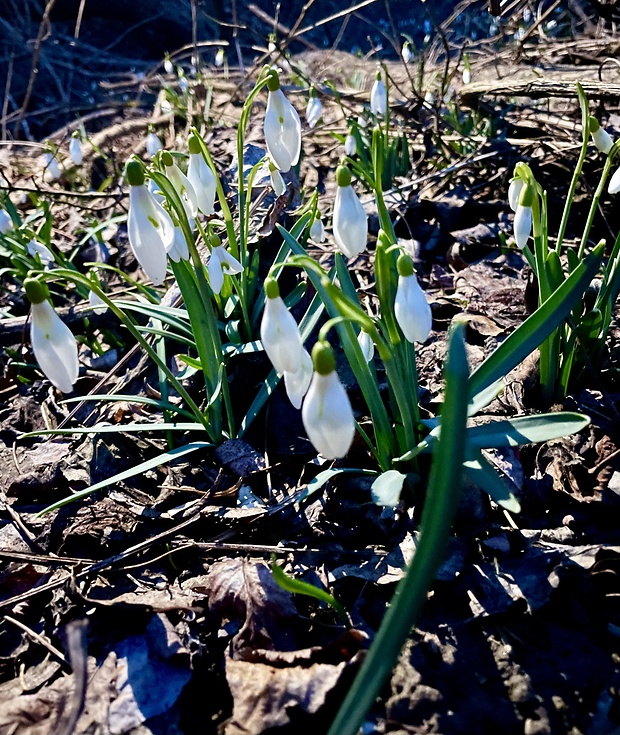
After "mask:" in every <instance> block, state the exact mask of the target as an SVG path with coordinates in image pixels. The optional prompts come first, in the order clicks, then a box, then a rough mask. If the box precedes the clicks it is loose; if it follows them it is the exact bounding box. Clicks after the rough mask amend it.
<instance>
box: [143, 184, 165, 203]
mask: <svg viewBox="0 0 620 735" xmlns="http://www.w3.org/2000/svg"><path fill="white" fill-rule="evenodd" d="M147 186H148V188H149V191H150V192H151V194H152V195H153V197H154V199H155V201H156V202H157V203H158V204H162V203H163V202H165V201H166V197H165V196H164V195H163V194H162V193H161V189H160V188H159V185H158V183H157V182H156V181H155V179H149V183H148V184H147Z"/></svg>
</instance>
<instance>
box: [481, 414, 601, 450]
mask: <svg viewBox="0 0 620 735" xmlns="http://www.w3.org/2000/svg"><path fill="white" fill-rule="evenodd" d="M589 423H590V419H589V418H588V417H587V416H584V414H581V413H573V412H571V411H560V412H558V413H545V414H542V415H538V416H518V417H517V418H514V419H503V420H502V421H491V422H490V423H488V424H483V425H482V426H472V427H471V428H469V429H468V430H467V447H468V449H470V448H471V449H489V448H491V447H508V446H510V447H516V446H519V445H521V444H538V443H540V442H548V441H551V440H552V439H559V438H560V437H562V436H568V435H569V434H576V433H577V432H578V431H581V430H582V429H584V428H585V427H586V426H587V425H588V424H589Z"/></svg>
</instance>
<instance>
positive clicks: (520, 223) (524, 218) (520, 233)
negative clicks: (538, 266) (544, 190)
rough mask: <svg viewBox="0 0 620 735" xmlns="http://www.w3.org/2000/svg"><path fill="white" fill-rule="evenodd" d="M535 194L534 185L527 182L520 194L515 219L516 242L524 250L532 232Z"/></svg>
mask: <svg viewBox="0 0 620 735" xmlns="http://www.w3.org/2000/svg"><path fill="white" fill-rule="evenodd" d="M534 196H535V192H534V185H533V184H531V183H525V184H524V186H523V187H522V188H521V192H520V194H519V204H518V205H517V209H516V211H515V221H514V236H515V242H516V243H517V247H518V248H519V250H523V248H524V247H525V246H526V245H527V241H528V239H529V237H530V235H531V234H532V224H533V215H532V204H533V203H534Z"/></svg>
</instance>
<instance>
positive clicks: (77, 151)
mask: <svg viewBox="0 0 620 735" xmlns="http://www.w3.org/2000/svg"><path fill="white" fill-rule="evenodd" d="M69 155H70V156H71V160H72V161H73V165H74V166H81V164H82V160H83V155H82V145H81V143H80V139H79V138H78V137H77V135H73V136H71V140H70V141H69Z"/></svg>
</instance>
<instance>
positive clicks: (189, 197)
mask: <svg viewBox="0 0 620 735" xmlns="http://www.w3.org/2000/svg"><path fill="white" fill-rule="evenodd" d="M161 161H162V163H163V164H164V168H165V171H166V176H167V177H168V178H169V179H170V182H171V183H172V186H174V188H175V189H176V191H177V194H178V195H179V196H180V197H181V201H182V202H183V207H184V209H185V214H186V215H187V219H189V220H193V219H194V218H195V217H196V214H197V213H198V198H197V197H196V192H195V191H194V187H193V186H192V185H191V183H190V181H189V179H188V178H187V176H186V175H185V174H184V173H183V172H182V171H181V169H180V168H179V167H178V166H177V165H176V163H175V162H174V158H172V155H171V154H170V153H169V152H168V151H164V152H163V153H162V154H161Z"/></svg>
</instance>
